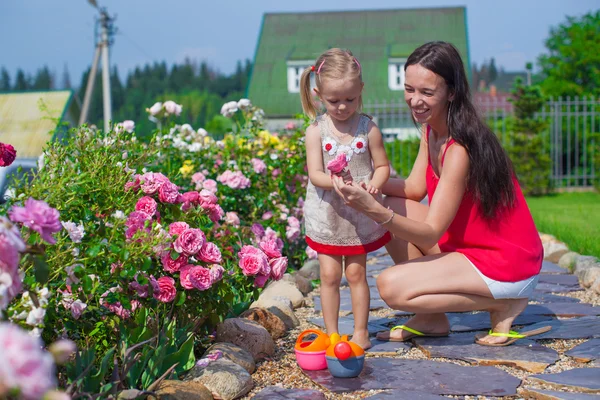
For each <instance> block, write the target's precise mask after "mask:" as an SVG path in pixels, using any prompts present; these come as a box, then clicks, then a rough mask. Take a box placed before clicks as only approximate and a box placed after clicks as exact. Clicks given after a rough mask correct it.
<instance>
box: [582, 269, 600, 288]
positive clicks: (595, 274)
mask: <svg viewBox="0 0 600 400" xmlns="http://www.w3.org/2000/svg"><path fill="white" fill-rule="evenodd" d="M598 278H600V264H599V266H598V267H591V268H588V269H586V270H583V271H582V272H581V273H580V274H579V282H580V283H581V286H583V287H584V288H589V287H592V285H593V284H594V282H595V281H596V279H598Z"/></svg>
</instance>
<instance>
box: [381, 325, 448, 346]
mask: <svg viewBox="0 0 600 400" xmlns="http://www.w3.org/2000/svg"><path fill="white" fill-rule="evenodd" d="M397 329H402V330H403V331H406V332H409V333H412V335H408V336H406V337H404V338H403V339H394V338H392V336H391V335H392V332H394V331H395V330H397ZM379 333H388V332H379ZM379 333H378V334H377V335H376V336H375V338H376V339H377V340H381V341H385V342H406V341H408V340H410V339H412V338H414V337H444V336H448V332H446V333H423V332H419V331H418V330H416V329H414V328H410V327H408V326H406V325H396V326H394V327H393V328H392V329H390V331H389V336H388V337H383V336H379Z"/></svg>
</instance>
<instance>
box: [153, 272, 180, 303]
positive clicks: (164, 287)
mask: <svg viewBox="0 0 600 400" xmlns="http://www.w3.org/2000/svg"><path fill="white" fill-rule="evenodd" d="M156 281H157V282H158V287H159V289H160V290H159V291H158V292H154V298H155V299H157V300H158V301H161V302H163V303H170V302H172V301H173V300H175V296H177V289H175V280H174V279H173V278H171V277H168V276H161V277H160V278H158V279H157V280H156Z"/></svg>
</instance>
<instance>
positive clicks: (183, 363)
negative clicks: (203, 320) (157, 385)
mask: <svg viewBox="0 0 600 400" xmlns="http://www.w3.org/2000/svg"><path fill="white" fill-rule="evenodd" d="M176 363H179V365H177V367H176V368H175V371H176V372H177V373H178V374H180V373H182V372H185V371H187V370H189V369H191V368H192V367H193V366H194V364H195V363H196V357H195V356H194V335H192V334H191V333H190V334H189V336H188V339H187V340H186V341H185V342H184V343H183V344H182V345H181V347H180V348H179V350H177V352H175V353H171V354H169V355H168V356H167V357H166V358H165V361H164V362H163V366H164V367H165V368H164V370H165V371H166V370H167V369H168V368H170V367H171V366H173V365H174V364H176Z"/></svg>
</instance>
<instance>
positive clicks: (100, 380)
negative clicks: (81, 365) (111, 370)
mask: <svg viewBox="0 0 600 400" xmlns="http://www.w3.org/2000/svg"><path fill="white" fill-rule="evenodd" d="M114 353H115V348H114V347H112V348H111V349H109V350H108V351H107V352H106V354H105V355H104V357H102V362H101V363H100V368H99V370H98V372H97V373H96V374H94V375H90V377H89V379H88V380H87V382H86V385H85V389H86V391H87V392H91V393H98V392H99V390H100V387H101V386H102V385H103V384H104V377H105V376H106V374H107V372H108V363H109V362H111V361H112V358H113V355H114ZM111 364H112V363H111Z"/></svg>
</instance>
